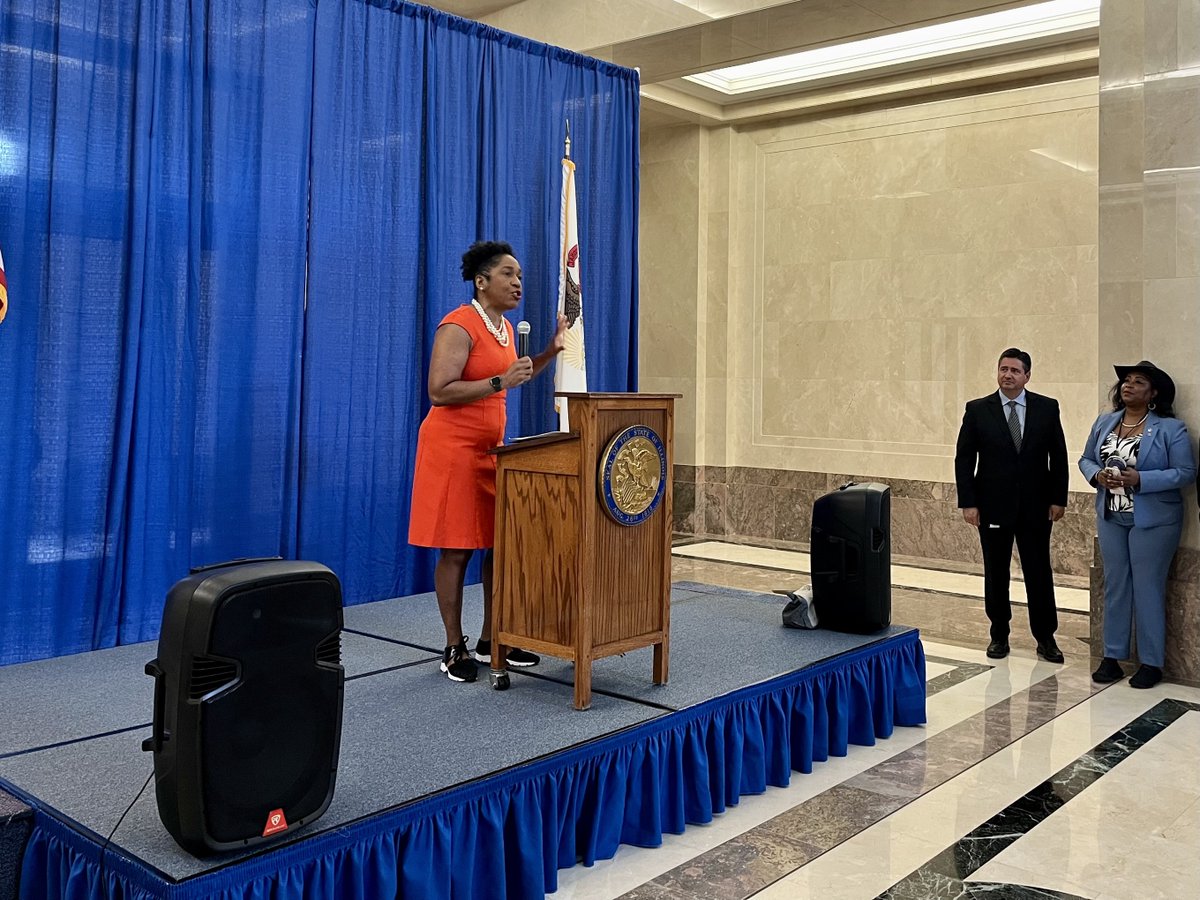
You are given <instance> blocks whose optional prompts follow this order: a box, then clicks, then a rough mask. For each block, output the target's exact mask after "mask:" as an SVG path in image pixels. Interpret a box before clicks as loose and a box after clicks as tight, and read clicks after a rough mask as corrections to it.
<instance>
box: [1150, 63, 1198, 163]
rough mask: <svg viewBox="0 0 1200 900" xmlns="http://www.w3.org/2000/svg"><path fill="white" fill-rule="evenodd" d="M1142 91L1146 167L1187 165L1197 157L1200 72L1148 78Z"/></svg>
mask: <svg viewBox="0 0 1200 900" xmlns="http://www.w3.org/2000/svg"><path fill="white" fill-rule="evenodd" d="M1143 91H1144V92H1145V111H1146V117H1145V123H1144V127H1145V131H1144V135H1145V137H1144V139H1143V140H1144V145H1145V166H1146V170H1147V172H1152V171H1154V170H1156V169H1166V168H1186V167H1188V166H1193V165H1195V164H1196V160H1197V159H1200V74H1195V73H1184V72H1173V73H1171V76H1170V77H1167V78H1157V79H1155V80H1153V81H1152V80H1150V79H1147V80H1146V82H1145V85H1144V87H1143Z"/></svg>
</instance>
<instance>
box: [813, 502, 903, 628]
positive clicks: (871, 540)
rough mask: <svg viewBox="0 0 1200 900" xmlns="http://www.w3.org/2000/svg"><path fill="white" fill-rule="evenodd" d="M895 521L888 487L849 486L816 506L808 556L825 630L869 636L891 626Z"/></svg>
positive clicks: (819, 616)
mask: <svg viewBox="0 0 1200 900" xmlns="http://www.w3.org/2000/svg"><path fill="white" fill-rule="evenodd" d="M891 520H892V501H891V489H890V488H889V487H888V486H887V485H886V484H855V483H854V482H851V483H849V484H846V485H843V486H842V487H841V488H839V489H838V490H836V491H834V492H833V493H831V494H826V495H825V496H823V497H818V498H817V500H816V501H815V502H814V503H813V510H812V541H811V545H810V547H809V553H810V561H811V568H812V589H813V604H814V605H815V606H816V608H817V621H818V623H819V624H820V625H821V626H822V627H824V628H831V629H833V630H834V631H849V632H853V633H855V634H869V633H870V632H873V631H879V630H880V629H881V628H886V627H887V626H888V625H890V624H891V623H892V539H891V531H892V529H891Z"/></svg>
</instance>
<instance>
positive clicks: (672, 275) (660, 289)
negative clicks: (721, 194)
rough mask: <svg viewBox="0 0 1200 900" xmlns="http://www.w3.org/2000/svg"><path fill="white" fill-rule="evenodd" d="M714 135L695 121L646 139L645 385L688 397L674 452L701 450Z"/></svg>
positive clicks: (686, 455)
mask: <svg viewBox="0 0 1200 900" xmlns="http://www.w3.org/2000/svg"><path fill="white" fill-rule="evenodd" d="M706 144H707V135H706V134H705V133H704V131H703V130H702V129H700V128H698V127H696V126H694V125H682V126H678V127H675V128H662V129H655V130H653V131H650V132H647V133H645V134H644V135H643V136H642V141H641V148H640V149H641V218H640V220H639V233H640V236H641V237H640V244H639V247H638V260H639V266H640V272H639V282H638V290H639V294H640V297H641V310H640V313H639V316H638V329H639V335H640V341H639V350H638V387H639V388H640V389H641V390H643V391H651V392H659V391H661V392H671V393H679V394H682V395H683V398H682V400H681V401H680V402H678V403H676V404H675V458H676V459H678V460H681V461H682V462H685V463H690V462H691V461H692V460H693V459H695V456H696V434H697V432H698V430H701V429H700V426H699V425H698V423H699V422H701V421H702V420H701V418H700V414H699V410H698V407H697V404H696V398H697V396H699V395H700V393H701V391H700V389H699V387H698V384H699V381H700V379H701V377H702V376H701V372H702V371H703V365H704V353H705V350H704V341H705V334H704V329H703V326H702V324H701V322H700V317H699V315H698V307H697V300H696V298H697V297H702V296H703V294H704V289H705V287H704V286H705V280H706V279H705V274H706V270H705V268H704V267H705V263H704V258H705V255H706V254H705V253H704V246H703V243H702V241H703V230H704V224H705V221H704V216H705V212H704V208H705V202H704V193H705V192H704V191H702V190H701V186H700V185H701V180H700V179H701V168H702V165H703V163H704V161H705V159H706V154H705V153H704V151H705V145H706Z"/></svg>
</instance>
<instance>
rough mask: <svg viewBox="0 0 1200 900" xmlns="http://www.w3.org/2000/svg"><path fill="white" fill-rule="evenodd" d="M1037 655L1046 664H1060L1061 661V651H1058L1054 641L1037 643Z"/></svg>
mask: <svg viewBox="0 0 1200 900" xmlns="http://www.w3.org/2000/svg"><path fill="white" fill-rule="evenodd" d="M1037 655H1038V656H1040V657H1041V658H1042V659H1044V660H1045V661H1046V662H1052V663H1060V662H1062V661H1063V655H1062V651H1061V650H1059V649H1058V644H1056V643H1054V640H1053V639H1051V640H1048V641H1038V645H1037Z"/></svg>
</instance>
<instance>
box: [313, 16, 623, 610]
mask: <svg viewBox="0 0 1200 900" xmlns="http://www.w3.org/2000/svg"><path fill="white" fill-rule="evenodd" d="M317 33H318V34H319V35H321V40H320V41H319V42H318V44H317V48H316V64H315V76H314V87H313V93H314V109H315V110H317V112H316V113H315V114H314V116H313V154H312V159H313V173H312V212H311V217H312V221H311V238H312V251H311V258H310V264H309V293H308V324H307V336H306V342H305V354H304V391H303V408H304V413H303V437H304V441H303V447H304V452H305V456H304V467H303V473H302V479H303V480H302V485H301V505H300V510H301V514H300V552H301V555H303V556H305V557H307V558H311V559H317V560H321V561H323V562H326V564H328V565H331V566H333V567H334V570H335V571H336V572H337V573H338V574H339V576H341V578H342V582H343V589H344V591H345V595H346V598H347V602H350V603H354V602H358V601H362V600H371V599H378V598H380V597H390V596H398V595H406V594H411V593H414V592H417V591H423V590H429V589H431V588H432V579H431V574H432V562H433V552H432V551H425V550H420V549H418V548H415V547H410V546H409V545H408V543H407V540H408V518H409V499H410V497H409V493H410V481H411V475H412V471H413V461H414V458H415V448H416V433H417V428H418V427H419V425H420V422H421V419H422V418H423V416H424V415H425V412H426V411H427V410H428V399H427V396H426V391H425V374H426V370H427V367H428V363H429V353H430V348H431V347H432V344H433V337H434V332H435V331H436V329H437V325H438V322H439V321H440V320H441V318H442V316H444V315H445V314H446V313H447V312H449V311H450V310H451V309H453V308H454V307H456V306H458V305H460V304H462V303H464V302H466V301H467V300H469V299H470V297H471V288H470V286H469V285H468V284H466V283H464V282H463V280H462V278H461V275H460V262H461V256H462V253H463V251H464V250H466V248H467V247H468V246H469V245H470V244H471V243H472V242H473V241H475V240H478V239H480V238H489V239H499V240H507V241H509V242H510V243H511V244H512V245H513V248H514V250H515V251H516V254H517V257H518V258H519V259H520V261H521V264H522V268H523V270H524V274H525V283H524V299H523V301H522V305H521V307H520V308H519V309H518V311H517V312H516V313H514V314H513V316H512V318H513V319H517V318H525V319H527V320H528V321H529V322H530V324H531V326H532V334H531V338H532V339H531V346H533V347H536V348H538V349H540V348H541V346H542V344H543V343H544V342H545V341H546V340H548V339H549V337H550V335H551V333H552V331H553V323H554V317H555V312H556V307H557V297H556V294H557V290H558V268H557V265H558V263H557V260H558V242H559V233H558V229H559V204H560V190H561V171H560V170H561V163H560V161H561V158H562V151H563V138H564V136H565V135H564V130H565V120H566V119H567V118H569V119H570V121H571V129H572V138H573V140H572V147H573V153H572V155H573V157H574V158H575V160H576V164H577V165H578V167H579V180H580V184H581V185H582V186H583V187H582V188H581V190H580V210H579V214H580V242H581V247H582V253H583V269H582V271H583V278H584V319H585V321H586V323H587V338H588V348H587V349H588V364H589V378H590V381H589V387H591V388H592V389H593V390H612V391H623V390H629V389H633V388H635V387H636V384H635V382H634V373H633V371H632V366H633V362H634V361H635V359H636V354H635V352H634V349H633V348H634V342H635V340H636V332H635V325H634V323H635V322H636V317H637V311H636V285H635V278H636V271H637V269H636V260H635V259H634V258H633V256H632V254H633V253H635V252H636V246H637V234H636V228H637V221H636V214H637V180H636V178H637V176H636V164H637V159H636V148H637V84H636V77H635V75H634V73H632V72H630V71H629V70H624V69H618V68H615V67H613V66H610V65H608V64H605V63H601V62H598V61H596V60H591V59H587V58H585V57H581V56H578V55H577V54H573V53H569V52H567V51H563V50H558V49H555V48H552V47H548V46H546V45H544V44H536V43H532V42H530V41H527V40H524V39H522V38H517V37H514V36H512V35H507V34H504V33H502V32H498V31H496V30H494V29H491V28H488V27H486V26H483V25H480V24H478V23H473V22H468V21H465V20H462V19H458V18H455V17H452V16H448V15H444V14H442V13H438V12H435V11H433V10H430V9H429V8H427V7H418V6H412V5H409V4H405V3H398V2H387V0H378V2H376V3H371V4H364V3H360V2H357V0H341V2H329V3H325V2H323V3H321V4H320V5H319V6H318V9H317ZM514 324H515V322H514ZM553 390H554V385H553V378H552V373H551V372H550V370H547V371H546V373H545V374H544V375H543V376H541V377H540V378H539V379H538V380H537V381H535V382H533V383H532V384H531V385H529V386H528V387H526V388H522V389H521V390H517V391H510V392H509V431H510V434H535V433H537V432H540V431H546V430H549V429H551V428H554V427H556V420H555V419H554V412H553Z"/></svg>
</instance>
